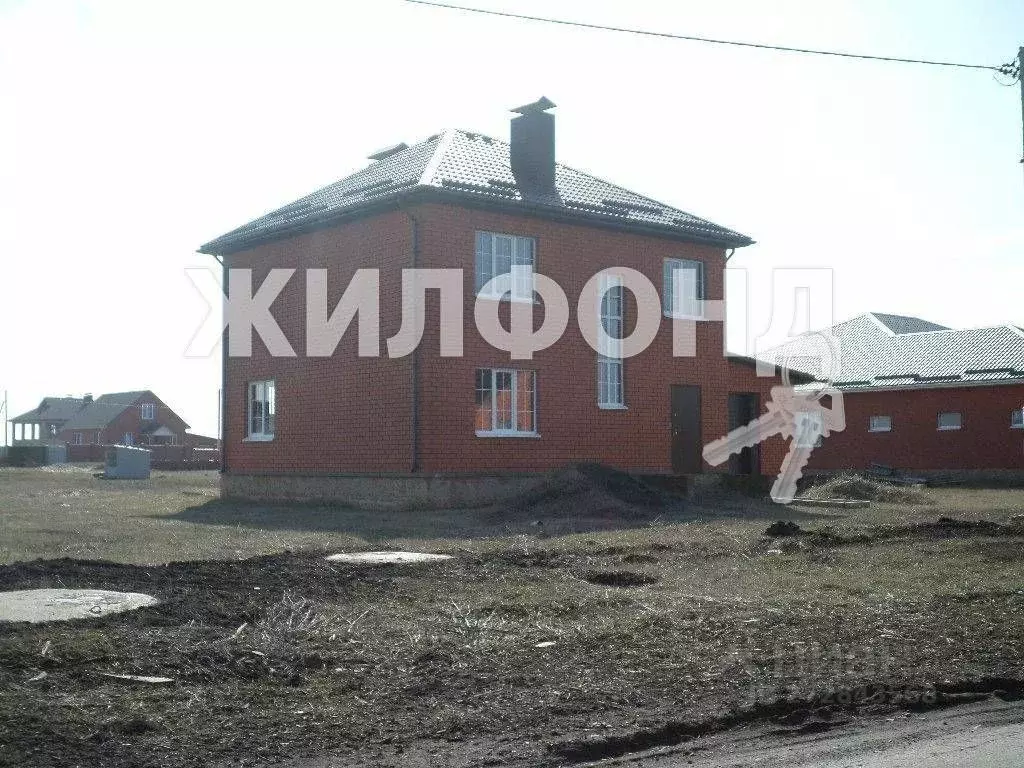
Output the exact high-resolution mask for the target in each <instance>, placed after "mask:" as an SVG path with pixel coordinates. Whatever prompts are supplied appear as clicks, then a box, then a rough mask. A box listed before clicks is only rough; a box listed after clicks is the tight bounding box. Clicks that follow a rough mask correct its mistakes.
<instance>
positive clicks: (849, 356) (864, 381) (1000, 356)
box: [764, 313, 1024, 389]
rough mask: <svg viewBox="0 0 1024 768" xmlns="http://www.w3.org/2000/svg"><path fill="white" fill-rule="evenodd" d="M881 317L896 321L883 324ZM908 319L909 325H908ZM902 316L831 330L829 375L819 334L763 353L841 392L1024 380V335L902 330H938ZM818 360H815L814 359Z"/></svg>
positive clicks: (1005, 328) (1004, 328)
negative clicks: (833, 359)
mask: <svg viewBox="0 0 1024 768" xmlns="http://www.w3.org/2000/svg"><path fill="white" fill-rule="evenodd" d="M883 318H897V320H895V321H893V320H891V319H890V320H888V321H887V320H885V319H883ZM904 321H907V322H904ZM935 325H936V324H935V323H929V322H927V321H925V320H918V319H917V318H906V317H902V316H899V315H878V314H873V313H869V314H864V315H859V316H858V317H855V318H853V319H851V320H847V321H846V322H844V323H839V324H838V325H836V326H833V327H832V333H833V334H834V335H835V336H836V338H837V339H838V342H839V366H838V371H833V372H832V376H831V377H830V376H828V375H826V374H825V372H824V371H823V370H822V367H821V365H820V356H821V351H822V350H823V349H824V348H825V347H824V344H823V343H822V342H821V341H820V338H819V339H817V340H816V338H815V336H816V334H814V333H811V334H805V335H804V336H801V337H800V338H798V339H795V340H794V341H792V342H789V343H787V344H783V345H782V346H779V347H776V348H775V349H772V350H769V351H768V352H766V353H764V357H765V358H766V359H769V360H773V361H780V362H781V361H782V360H784V359H790V360H792V361H794V362H793V364H794V365H796V366H797V367H801V366H802V367H803V370H809V371H810V372H811V373H813V374H815V375H816V376H819V377H821V378H825V379H828V378H832V380H833V381H834V382H835V384H836V385H837V386H838V387H840V388H847V389H856V388H864V387H875V388H877V387H900V388H906V387H915V386H935V385H941V384H970V383H982V382H997V381H1012V380H1020V381H1024V331H1022V330H1021V329H1020V328H1018V327H1016V326H1012V325H1001V326H995V327H992V328H969V329H961V330H957V329H949V328H945V327H944V326H936V327H937V330H901V331H899V332H896V331H894V330H893V327H894V326H895V327H898V328H901V329H908V328H925V327H926V326H935ZM816 358H817V359H816Z"/></svg>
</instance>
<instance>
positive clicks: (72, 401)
mask: <svg viewBox="0 0 1024 768" xmlns="http://www.w3.org/2000/svg"><path fill="white" fill-rule="evenodd" d="M86 397H88V396H86ZM89 400H91V398H89ZM86 402H87V400H86V398H82V397H44V398H43V399H42V400H40V401H39V405H37V406H36V407H35V408H33V409H32V410H31V411H26V412H25V413H22V414H21V415H19V416H15V417H14V418H13V419H10V420H9V421H8V423H9V424H10V425H11V441H10V444H12V445H19V444H24V443H47V442H52V441H54V440H56V438H57V435H58V434H59V433H60V431H61V430H62V429H64V425H65V424H67V423H68V421H69V420H70V419H71V418H72V417H73V416H74V415H75V414H76V413H78V412H79V411H80V410H82V407H83V406H84V405H85V404H86ZM5 437H6V435H5Z"/></svg>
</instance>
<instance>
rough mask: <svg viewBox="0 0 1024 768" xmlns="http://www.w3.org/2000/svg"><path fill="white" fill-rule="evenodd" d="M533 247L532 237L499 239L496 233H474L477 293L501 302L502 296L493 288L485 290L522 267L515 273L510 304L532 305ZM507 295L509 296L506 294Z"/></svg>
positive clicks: (534, 244)
mask: <svg viewBox="0 0 1024 768" xmlns="http://www.w3.org/2000/svg"><path fill="white" fill-rule="evenodd" d="M535 251H536V243H535V241H534V239H533V238H532V237H519V236H518V235H501V234H498V233H496V232H477V233H476V293H477V295H478V296H489V297H491V298H495V299H500V298H502V295H501V294H499V293H498V292H497V291H496V290H494V289H493V288H492V289H491V290H489V291H485V290H484V286H486V285H487V283H489V282H490V281H491V280H493V279H494V278H496V277H500V276H501V275H508V274H512V267H522V268H523V269H520V270H517V271H516V272H515V276H516V277H515V279H514V280H513V283H512V292H511V298H512V300H513V301H533V268H534V253H535ZM505 295H508V294H505Z"/></svg>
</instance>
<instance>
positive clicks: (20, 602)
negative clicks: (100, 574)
mask: <svg viewBox="0 0 1024 768" xmlns="http://www.w3.org/2000/svg"><path fill="white" fill-rule="evenodd" d="M157 602H159V601H158V600H157V599H156V598H155V597H151V596H150V595H143V594H141V593H139V592H108V591H107V590H103V589H22V590H18V591H15V592H0V621H30V622H43V621H70V620H71V619H95V618H98V617H100V616H106V615H108V614H111V613H123V612H124V611H134V610H135V609H136V608H144V607H145V606H147V605H155V604H156V603H157Z"/></svg>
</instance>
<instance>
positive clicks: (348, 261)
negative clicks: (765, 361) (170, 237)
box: [200, 99, 781, 504]
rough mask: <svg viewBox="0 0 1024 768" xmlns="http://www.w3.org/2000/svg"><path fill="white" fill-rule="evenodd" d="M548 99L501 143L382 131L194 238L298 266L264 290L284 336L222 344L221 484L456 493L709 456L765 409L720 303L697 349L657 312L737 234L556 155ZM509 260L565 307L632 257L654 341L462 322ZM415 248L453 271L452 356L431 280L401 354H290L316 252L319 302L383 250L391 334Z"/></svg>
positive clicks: (606, 313) (752, 456) (716, 288)
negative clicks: (230, 349)
mask: <svg viewBox="0 0 1024 768" xmlns="http://www.w3.org/2000/svg"><path fill="white" fill-rule="evenodd" d="M552 106H553V105H552V104H550V102H547V101H546V100H543V99H542V100H541V101H540V102H537V103H536V104H532V105H527V106H526V107H523V108H520V109H519V110H517V111H518V112H519V113H520V114H519V116H517V117H515V118H514V119H513V120H512V123H511V141H510V142H504V141H499V140H497V139H493V138H490V137H487V136H482V135H479V134H476V133H470V132H466V131H459V130H451V131H446V132H444V133H440V134H437V135H435V136H431V137H430V138H428V139H427V140H425V141H422V142H420V143H418V144H415V145H413V146H406V145H405V144H399V145H397V146H395V147H391V148H389V149H387V150H384V151H382V152H379V153H377V154H375V155H373V156H371V160H372V161H373V162H372V163H371V164H370V165H369V166H368V167H366V168H364V169H363V170H361V171H358V172H357V173H354V174H353V175H351V176H349V177H347V178H345V179H343V180H341V181H339V182H337V183H335V184H332V185H330V186H328V187H325V188H324V189H321V190H319V191H317V192H314V193H313V194H311V195H309V196H308V197H305V198H303V199H301V200H298V201H296V202H294V203H291V204H289V205H287V206H285V207H284V208H281V209H280V210H277V211H274V212H272V213H270V214H268V215H266V216H263V217H262V218H259V219H257V220H255V221H253V222H251V223H249V224H247V225H245V226H243V227H240V228H239V229H236V230H234V231H232V232H229V233H228V234H226V235H223V236H221V237H219V238H217V239H216V240H213V241H212V242H209V243H207V244H205V245H204V246H202V248H201V249H200V251H201V252H202V253H206V254H211V255H215V256H218V257H220V258H221V259H222V264H223V266H224V268H225V277H227V272H226V270H228V269H229V268H250V269H252V270H253V276H252V285H253V290H255V289H256V287H257V286H259V285H260V284H261V283H262V281H263V280H264V278H265V277H266V275H267V274H268V273H269V271H270V270H271V269H273V268H294V269H296V270H297V274H296V276H295V277H293V279H292V280H291V281H290V282H289V283H288V284H287V285H286V286H285V287H284V289H283V290H282V291H281V293H280V294H279V295H278V297H277V299H276V300H275V302H274V303H273V305H272V307H271V311H272V314H273V315H274V317H275V319H276V320H277V322H278V323H279V325H280V327H281V329H282V331H283V332H284V334H285V336H286V337H287V338H288V339H289V341H290V342H291V344H292V345H293V347H295V349H296V351H297V353H298V354H297V355H296V356H294V357H274V356H271V355H270V354H269V352H268V350H267V349H266V347H265V346H264V345H263V343H261V342H260V341H259V340H258V339H256V340H255V341H254V344H253V348H252V354H251V356H248V357H234V356H229V355H227V354H226V353H225V358H224V407H223V414H224V424H223V429H224V438H225V439H224V457H223V461H224V463H223V467H224V469H223V472H224V475H223V486H224V490H225V492H226V493H228V494H236V495H247V496H273V495H290V496H316V497H335V496H342V497H347V498H350V499H358V500H360V501H362V502H366V503H369V502H373V501H377V500H378V499H376V498H375V496H379V492H380V489H381V488H386V489H387V491H386V492H387V493H389V494H393V496H394V498H395V499H404V498H410V499H412V498H415V499H426V500H428V501H439V500H440V501H444V500H445V499H447V500H450V501H451V502H452V503H460V502H461V501H464V500H465V499H466V498H470V497H473V493H475V490H474V491H473V492H470V491H466V488H467V487H469V486H470V485H472V484H474V483H475V481H477V480H479V479H480V478H500V483H499V484H501V483H503V484H505V485H506V486H508V487H509V488H510V489H511V488H512V487H513V486H516V484H517V480H516V479H517V478H523V477H527V476H530V475H531V474H535V473H538V472H543V471H546V470H550V469H553V468H557V467H561V466H564V465H566V464H569V463H572V462H600V463H603V464H608V465H611V466H614V467H618V468H622V469H627V470H631V471H637V472H649V473H678V474H691V473H699V472H702V471H704V470H709V469H710V468H709V467H707V465H705V464H703V462H702V459H701V455H700V452H701V446H702V445H703V444H704V443H706V442H707V441H710V440H712V439H714V438H717V437H719V436H721V435H722V434H724V433H725V432H726V431H727V430H728V429H729V428H730V427H732V426H735V424H736V423H738V422H740V421H744V422H745V421H746V420H747V419H748V418H750V417H751V416H753V415H756V414H757V413H758V412H759V411H760V410H761V405H762V404H763V403H764V401H765V400H766V399H767V393H768V390H769V388H770V386H771V385H772V384H773V383H777V381H773V379H771V378H759V377H757V376H756V374H755V370H754V367H753V365H752V364H751V361H749V360H745V359H739V358H728V357H727V356H726V355H725V353H724V329H723V323H722V322H720V321H715V320H711V319H710V318H705V319H701V318H698V319H696V320H695V321H694V325H695V334H696V355H694V356H692V357H674V356H673V354H672V326H673V322H672V318H673V317H678V316H684V315H685V316H687V317H692V316H693V314H694V311H695V310H694V309H693V307H697V306H699V305H698V304H696V301H697V300H698V299H705V300H714V299H721V298H722V296H723V290H724V286H723V283H724V268H725V263H726V259H727V257H728V255H729V254H730V253H731V251H732V249H735V248H739V247H742V246H745V245H748V244H750V243H751V242H752V241H751V240H750V239H749V238H748V237H746V236H744V235H741V234H738V233H737V232H734V231H732V230H729V229H726V228H724V227H721V226H718V225H716V224H713V223H711V222H709V221H706V220H704V219H701V218H698V217H696V216H693V215H691V214H689V213H685V212H683V211H680V210H678V209H676V208H673V207H671V206H668V205H665V204H663V203H659V202H657V201H654V200H651V199H649V198H646V197H643V196H641V195H638V194H636V193H633V192H630V191H628V190H626V189H623V188H622V187H619V186H616V185H614V184H610V183H608V182H605V181H603V180H601V179H598V178H595V177H593V176H590V175H588V174H585V173H582V172H580V171H577V170H574V169H572V168H569V167H566V166H564V165H562V164H560V163H557V162H556V161H555V154H554V145H555V141H554V117H553V115H552V114H551V113H550V112H548V111H547V110H548V109H550V108H551V107H552ZM512 264H518V265H525V266H528V267H530V268H531V269H533V270H534V271H536V272H537V273H541V274H543V275H546V276H547V277H549V278H551V279H553V280H554V281H555V282H556V283H557V284H558V285H559V286H561V288H562V289H563V290H564V291H565V293H566V294H567V297H568V301H569V305H570V306H571V307H575V306H576V302H577V300H578V298H579V294H580V291H581V290H582V287H583V285H584V283H586V281H587V280H588V279H589V278H590V277H591V276H593V275H594V274H595V273H596V272H598V271H599V270H601V269H604V268H607V267H629V268H632V269H634V270H638V271H639V272H641V273H642V274H643V275H645V276H646V277H647V278H649V279H650V281H651V282H652V283H653V284H654V285H656V286H658V287H659V290H660V291H662V293H663V297H662V298H663V300H664V306H659V307H657V308H656V310H657V314H658V316H659V317H660V318H662V322H661V325H660V328H659V330H658V332H657V335H656V337H655V339H654V341H653V343H652V344H651V345H650V346H649V347H648V348H647V349H646V350H645V351H643V352H642V353H641V354H639V355H637V356H635V357H630V358H627V359H623V360H618V359H614V358H608V357H602V356H601V355H598V354H597V353H596V352H595V351H594V349H592V348H591V347H590V346H589V345H588V344H587V343H585V341H584V338H583V336H582V334H581V332H580V329H579V328H578V327H577V326H576V324H575V323H574V322H573V323H570V324H569V326H568V328H567V330H566V332H565V334H564V336H563V337H562V338H561V340H560V341H558V342H557V343H555V344H554V345H553V346H551V347H549V348H547V349H544V350H542V351H539V352H537V353H536V354H535V355H534V357H533V358H532V359H531V360H516V361H513V360H510V357H509V354H508V353H507V352H503V351H500V350H498V349H496V348H494V347H493V346H491V345H490V344H488V343H487V342H486V341H485V340H484V339H483V338H482V336H481V335H480V333H479V332H478V331H477V329H476V326H475V324H474V302H475V301H476V299H477V294H478V292H479V291H480V289H481V286H483V285H484V284H485V283H486V282H487V280H488V279H489V278H491V277H494V276H496V275H499V274H502V273H506V272H508V271H509V269H510V265H512ZM413 267H417V268H462V269H463V270H464V271H463V282H464V285H463V292H464V296H465V297H466V298H465V300H464V306H463V308H462V310H463V311H462V314H463V320H464V323H463V325H464V333H465V340H464V354H463V355H462V356H461V357H445V356H442V355H441V354H440V353H439V348H440V337H439V334H440V331H439V324H440V323H439V319H440V318H439V314H440V313H439V306H438V298H437V296H436V295H431V296H429V297H428V300H427V303H426V308H425V328H426V331H425V333H424V337H423V341H422V343H421V344H420V345H419V346H418V347H417V348H416V350H415V351H414V352H413V353H411V354H409V355H406V356H403V357H398V358H392V357H388V356H387V355H386V354H383V355H381V356H379V357H360V356H358V355H357V336H356V332H355V327H354V326H353V327H352V328H350V330H349V332H348V333H346V334H345V335H344V336H343V337H342V340H341V342H340V344H339V346H338V347H337V349H336V351H335V352H334V354H333V355H332V356H330V357H319V358H313V357H308V356H306V355H305V354H304V349H303V340H304V338H305V337H304V334H305V311H306V294H305V283H304V281H303V280H302V279H301V275H302V274H303V273H304V271H305V270H306V269H309V268H326V269H327V270H328V275H329V297H328V298H329V306H330V307H333V306H334V304H335V303H336V302H337V301H338V300H339V299H340V297H341V295H342V292H343V291H344V289H345V288H346V286H347V285H348V284H349V281H350V280H351V278H352V277H353V275H354V273H355V271H356V270H357V269H359V268H376V269H379V270H380V315H381V337H382V339H387V338H391V337H392V336H394V335H395V334H396V333H397V332H398V330H399V327H400V326H401V323H402V311H401V278H402V270H403V269H406V268H413ZM676 272H681V273H682V272H685V273H686V274H687V275H688V276H689V277H692V278H693V279H690V280H688V281H687V282H686V283H685V284H686V285H688V286H689V287H690V288H691V289H692V293H691V295H687V296H676V297H674V298H673V297H671V296H669V295H664V294H669V293H671V286H672V285H673V282H672V276H673V275H674V274H675V273H676ZM513 298H515V297H513ZM504 303H505V305H506V306H502V307H501V309H500V311H501V312H503V313H504V317H505V318H506V319H507V316H508V307H507V305H508V304H509V302H508V301H507V297H506V301H505V302H504ZM601 308H602V316H603V319H604V321H605V322H606V327H615V328H618V330H619V331H621V332H622V333H628V331H629V330H630V329H631V328H632V326H633V324H634V323H635V319H636V314H637V309H638V308H637V306H636V304H635V301H634V300H633V299H632V296H631V294H630V293H629V292H628V291H626V292H623V291H619V292H616V291H613V292H610V293H609V294H608V295H607V296H606V297H605V300H604V302H603V303H602V307H601ZM537 309H538V314H542V309H541V308H540V307H538V308H537ZM662 315H664V317H662ZM780 451H781V443H779V442H776V443H774V444H773V446H772V447H770V448H769V449H767V450H762V451H760V452H757V451H755V452H748V453H747V454H746V455H745V456H744V457H743V459H740V460H737V461H735V462H733V464H732V468H733V470H734V471H744V472H758V471H765V472H772V471H774V470H775V468H776V467H777V465H778V462H779V460H780V459H781V452H780ZM370 476H376V477H378V478H379V477H385V478H386V480H385V481H384V482H379V483H369V482H368V480H367V478H369V477H370ZM478 487H479V483H476V485H475V486H474V488H478ZM460 489H461V490H460ZM462 491H466V494H467V495H465V496H464V495H461V492H462ZM446 494H447V495H446ZM395 503H396V504H397V503H400V502H398V501H396V502H395Z"/></svg>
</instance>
